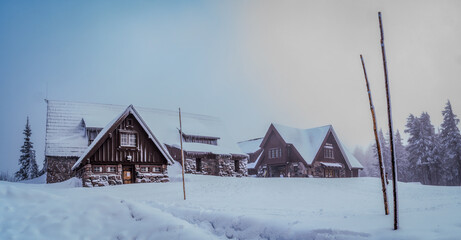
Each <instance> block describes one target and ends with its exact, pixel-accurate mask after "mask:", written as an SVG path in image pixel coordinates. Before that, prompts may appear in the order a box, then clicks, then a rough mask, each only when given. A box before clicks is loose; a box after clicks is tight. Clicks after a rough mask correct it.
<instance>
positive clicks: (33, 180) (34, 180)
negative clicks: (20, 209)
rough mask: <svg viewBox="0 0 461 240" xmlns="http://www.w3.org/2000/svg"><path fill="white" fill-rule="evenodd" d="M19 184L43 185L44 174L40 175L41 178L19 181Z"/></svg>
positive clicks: (44, 180)
mask: <svg viewBox="0 0 461 240" xmlns="http://www.w3.org/2000/svg"><path fill="white" fill-rule="evenodd" d="M20 182H21V183H28V184H44V183H46V173H45V174H42V176H39V177H36V178H34V179H29V180H24V181H20Z"/></svg>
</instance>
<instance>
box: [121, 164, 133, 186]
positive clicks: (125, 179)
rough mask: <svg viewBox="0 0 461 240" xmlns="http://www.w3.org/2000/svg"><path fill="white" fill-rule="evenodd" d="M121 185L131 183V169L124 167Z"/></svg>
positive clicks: (130, 167)
mask: <svg viewBox="0 0 461 240" xmlns="http://www.w3.org/2000/svg"><path fill="white" fill-rule="evenodd" d="M122 177H123V184H130V183H133V167H132V166H125V167H123V171H122Z"/></svg>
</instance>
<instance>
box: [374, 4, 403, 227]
mask: <svg viewBox="0 0 461 240" xmlns="http://www.w3.org/2000/svg"><path fill="white" fill-rule="evenodd" d="M378 18H379V29H380V31H381V51H382V55H383V66H384V80H385V81H386V96H387V115H388V120H389V140H390V145H391V166H392V186H393V187H394V191H393V193H394V230H397V229H399V215H398V200H397V164H396V162H395V151H394V131H393V126H392V109H391V94H390V89H389V78H388V74H387V62H386V51H385V48H384V32H383V23H382V20H381V12H378Z"/></svg>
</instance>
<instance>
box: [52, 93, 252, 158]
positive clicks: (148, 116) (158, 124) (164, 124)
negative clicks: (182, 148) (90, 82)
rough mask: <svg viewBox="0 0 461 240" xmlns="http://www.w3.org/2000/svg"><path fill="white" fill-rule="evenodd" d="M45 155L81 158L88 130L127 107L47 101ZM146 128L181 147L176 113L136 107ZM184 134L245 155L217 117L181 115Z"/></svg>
mask: <svg viewBox="0 0 461 240" xmlns="http://www.w3.org/2000/svg"><path fill="white" fill-rule="evenodd" d="M47 103H48V106H47V109H48V111H47V126H46V140H45V155H46V156H60V157H80V156H81V155H82V154H83V153H84V152H85V150H86V149H87V147H88V139H87V138H86V132H85V131H86V128H100V129H102V128H104V127H105V126H106V125H107V123H109V122H111V121H112V120H113V119H114V118H116V117H117V116H118V115H119V114H120V113H121V112H123V111H124V110H125V109H126V106H120V105H111V104H99V103H82V102H68V101H56V100H47ZM135 111H137V112H139V115H140V116H142V119H143V121H144V122H145V123H146V124H145V125H146V126H148V127H149V129H150V130H151V132H152V133H154V134H155V137H156V138H157V139H158V140H159V142H161V143H163V144H167V145H170V146H179V139H180V136H179V131H178V129H179V118H178V112H177V111H170V110H162V109H155V108H144V107H136V110H135ZM182 120H183V121H182V124H183V132H184V133H187V134H188V135H195V136H210V137H216V138H219V139H218V145H217V147H218V148H220V151H223V150H224V149H225V150H226V151H229V152H228V153H229V154H235V155H245V153H243V152H242V151H241V150H240V148H239V147H238V146H237V144H236V142H235V141H234V140H233V138H232V137H231V136H230V135H229V133H228V132H227V129H226V127H225V125H224V124H223V122H222V121H221V120H219V119H218V118H215V117H210V116H205V115H199V114H191V113H184V112H183V113H182Z"/></svg>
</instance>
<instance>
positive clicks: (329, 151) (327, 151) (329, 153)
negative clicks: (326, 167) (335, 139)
mask: <svg viewBox="0 0 461 240" xmlns="http://www.w3.org/2000/svg"><path fill="white" fill-rule="evenodd" d="M323 153H324V154H323V157H324V158H329V159H335V156H334V154H333V145H332V144H331V143H326V144H325V146H324V147H323Z"/></svg>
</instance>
